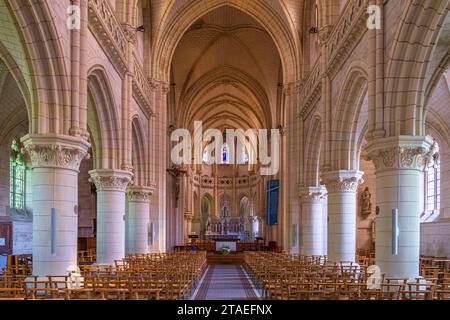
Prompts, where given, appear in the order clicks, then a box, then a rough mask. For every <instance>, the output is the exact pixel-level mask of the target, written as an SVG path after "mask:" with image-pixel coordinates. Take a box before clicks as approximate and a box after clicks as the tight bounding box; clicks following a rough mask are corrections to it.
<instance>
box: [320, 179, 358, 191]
mask: <svg viewBox="0 0 450 320" xmlns="http://www.w3.org/2000/svg"><path fill="white" fill-rule="evenodd" d="M324 182H325V184H326V186H327V190H328V192H329V193H339V192H356V191H357V190H358V186H359V184H361V183H363V182H364V180H363V179H361V178H359V177H348V178H346V177H337V178H335V179H326V180H324Z"/></svg>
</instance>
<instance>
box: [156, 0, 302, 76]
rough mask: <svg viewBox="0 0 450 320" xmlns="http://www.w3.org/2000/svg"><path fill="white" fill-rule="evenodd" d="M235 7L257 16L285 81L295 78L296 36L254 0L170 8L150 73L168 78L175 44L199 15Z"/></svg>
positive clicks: (224, 0)
mask: <svg viewBox="0 0 450 320" xmlns="http://www.w3.org/2000/svg"><path fill="white" fill-rule="evenodd" d="M226 5H228V6H232V7H235V8H237V9H239V10H241V11H243V12H244V13H246V14H248V15H249V16H251V17H253V18H254V19H256V20H257V21H258V22H259V23H260V24H261V25H262V26H263V27H264V28H265V29H266V30H267V32H268V33H269V34H270V35H271V37H272V39H273V41H274V43H275V45H276V47H277V48H278V52H279V54H280V57H281V61H282V65H283V70H284V79H283V80H284V83H290V82H294V81H296V80H297V79H298V77H299V74H300V68H299V63H298V61H299V57H300V54H299V50H298V40H297V38H296V37H295V34H296V33H295V32H294V31H293V30H292V29H291V27H290V26H289V24H287V23H286V22H285V21H283V19H282V17H280V15H279V14H277V13H276V12H274V11H273V10H271V9H270V8H269V7H268V6H267V5H265V4H264V3H262V1H258V2H256V1H253V0H209V1H207V2H200V1H189V2H188V3H187V4H185V5H183V6H182V7H181V8H173V10H169V12H168V13H167V14H166V16H165V17H164V18H163V21H162V22H161V24H160V29H159V30H162V32H161V33H160V34H159V35H158V37H157V39H156V42H155V51H154V53H155V54H154V55H153V60H152V73H153V77H154V78H155V79H158V80H160V81H163V82H166V83H168V82H169V79H170V64H171V61H172V57H173V55H174V52H175V49H176V47H177V44H178V43H179V41H180V39H181V38H182V36H183V35H184V34H185V32H186V31H187V30H188V28H189V27H190V26H191V25H192V23H194V22H195V21H196V20H197V19H198V18H200V17H202V16H204V15H205V14H207V13H208V12H211V11H213V10H214V9H217V8H219V7H222V6H226Z"/></svg>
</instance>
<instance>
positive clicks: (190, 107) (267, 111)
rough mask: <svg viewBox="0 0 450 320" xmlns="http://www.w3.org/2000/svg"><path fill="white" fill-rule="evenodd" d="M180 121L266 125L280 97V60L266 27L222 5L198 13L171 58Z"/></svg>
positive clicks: (221, 125) (228, 125)
mask: <svg viewBox="0 0 450 320" xmlns="http://www.w3.org/2000/svg"><path fill="white" fill-rule="evenodd" d="M172 77H173V79H172V82H173V85H174V90H173V104H174V107H175V110H176V112H175V116H176V117H177V122H178V126H180V127H181V126H184V127H189V128H192V124H193V121H195V120H202V121H203V124H204V127H205V128H217V129H219V130H223V129H226V128H242V129H248V128H256V129H257V128H270V127H271V126H272V124H273V121H274V120H273V119H274V112H275V109H276V106H277V100H278V98H279V86H278V84H279V82H280V77H281V61H280V56H279V54H278V51H277V48H276V46H275V44H274V42H273V40H272V38H271V37H270V35H269V34H268V33H267V31H266V30H264V28H262V27H261V26H260V25H259V23H258V22H257V21H255V20H254V19H253V18H252V17H250V16H248V15H247V14H245V13H243V12H241V11H239V10H238V9H235V8H233V7H230V6H222V7H220V8H218V9H216V10H214V11H211V12H210V13H208V14H207V15H205V16H203V17H201V18H200V19H198V20H197V21H196V22H195V23H193V25H192V26H191V27H190V29H189V30H188V31H187V32H186V33H185V35H184V36H183V38H182V39H181V41H180V42H179V44H178V47H177V49H176V51H175V55H174V57H173V61H172Z"/></svg>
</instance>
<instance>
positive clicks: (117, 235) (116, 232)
mask: <svg viewBox="0 0 450 320" xmlns="http://www.w3.org/2000/svg"><path fill="white" fill-rule="evenodd" d="M89 174H90V176H91V182H93V183H94V184H95V186H96V188H97V263H98V264H110V265H114V260H121V259H123V258H124V257H125V189H126V187H127V185H128V183H129V182H130V181H131V178H132V176H133V175H132V173H131V172H129V171H123V170H111V169H98V170H92V171H89Z"/></svg>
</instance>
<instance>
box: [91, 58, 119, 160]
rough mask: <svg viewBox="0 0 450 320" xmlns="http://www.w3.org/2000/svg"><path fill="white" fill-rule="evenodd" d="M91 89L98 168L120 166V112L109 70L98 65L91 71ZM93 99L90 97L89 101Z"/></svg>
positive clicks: (92, 128)
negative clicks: (115, 100)
mask: <svg viewBox="0 0 450 320" xmlns="http://www.w3.org/2000/svg"><path fill="white" fill-rule="evenodd" d="M88 91H89V95H90V96H91V97H92V104H93V105H92V106H90V105H89V103H88V126H89V129H90V131H91V132H93V131H95V130H96V134H94V136H93V137H91V138H92V139H94V141H92V142H93V143H92V145H93V149H94V148H95V150H93V155H94V166H95V168H96V169H117V168H118V167H119V165H118V164H119V159H120V152H121V148H120V145H119V143H120V139H119V133H120V125H119V123H120V121H119V116H118V115H117V111H116V110H117V109H116V107H115V103H114V98H113V94H112V89H111V84H110V81H109V79H108V76H107V74H106V71H105V69H104V68H103V67H101V66H94V67H92V68H91V69H90V70H89V71H88ZM88 102H89V101H88Z"/></svg>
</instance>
